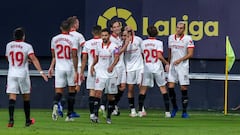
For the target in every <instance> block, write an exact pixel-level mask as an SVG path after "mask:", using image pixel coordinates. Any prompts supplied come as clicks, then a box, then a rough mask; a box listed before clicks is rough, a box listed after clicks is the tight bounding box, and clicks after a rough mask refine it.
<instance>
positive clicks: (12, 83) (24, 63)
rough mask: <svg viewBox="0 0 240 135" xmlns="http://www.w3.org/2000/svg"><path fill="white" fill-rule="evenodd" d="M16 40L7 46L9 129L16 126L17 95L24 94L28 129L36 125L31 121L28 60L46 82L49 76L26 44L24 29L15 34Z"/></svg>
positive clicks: (19, 29)
mask: <svg viewBox="0 0 240 135" xmlns="http://www.w3.org/2000/svg"><path fill="white" fill-rule="evenodd" d="M13 36H14V40H15V41H12V42H10V43H8V44H7V46H6V57H7V60H8V62H9V69H8V77H7V91H6V92H7V94H8V95H9V106H8V109H9V123H8V127H13V126H14V107H15V102H16V98H17V94H22V96H23V105H24V112H25V119H26V123H25V126H26V127H28V126H30V125H32V124H34V121H35V120H34V119H30V89H31V84H30V77H29V69H28V59H30V60H31V61H32V63H33V64H34V66H35V68H36V69H37V70H38V71H39V73H40V74H41V76H42V77H43V79H44V80H45V81H48V78H47V76H46V75H45V74H44V72H43V71H42V68H41V66H40V63H39V61H38V59H37V57H36V56H35V54H34V51H33V48H32V45H30V44H28V43H26V42H25V32H24V30H23V28H17V29H15V30H14V32H13Z"/></svg>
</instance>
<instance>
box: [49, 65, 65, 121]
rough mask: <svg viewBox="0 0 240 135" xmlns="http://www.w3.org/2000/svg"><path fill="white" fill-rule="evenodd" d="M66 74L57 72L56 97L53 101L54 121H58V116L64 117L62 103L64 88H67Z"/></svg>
mask: <svg viewBox="0 0 240 135" xmlns="http://www.w3.org/2000/svg"><path fill="white" fill-rule="evenodd" d="M66 82H67V79H66V72H65V71H61V70H55V95H54V99H53V108H52V110H53V111H52V119H53V120H57V119H58V115H59V116H61V117H63V112H62V110H61V104H60V101H61V99H62V95H63V91H64V87H66Z"/></svg>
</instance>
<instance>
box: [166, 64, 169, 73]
mask: <svg viewBox="0 0 240 135" xmlns="http://www.w3.org/2000/svg"><path fill="white" fill-rule="evenodd" d="M165 71H166V72H168V71H169V64H167V65H165Z"/></svg>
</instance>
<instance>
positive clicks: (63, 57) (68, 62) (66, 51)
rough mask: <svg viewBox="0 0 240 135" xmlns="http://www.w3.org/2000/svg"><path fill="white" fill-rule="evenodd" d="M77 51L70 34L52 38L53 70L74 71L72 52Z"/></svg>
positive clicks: (74, 41) (75, 43) (76, 45)
mask: <svg viewBox="0 0 240 135" xmlns="http://www.w3.org/2000/svg"><path fill="white" fill-rule="evenodd" d="M74 49H75V50H77V49H78V44H77V42H76V40H75V39H74V38H73V36H71V35H70V34H59V35H57V36H55V37H53V38H52V41H51V50H54V52H55V59H56V64H55V70H64V71H71V70H74V66H73V60H72V50H74Z"/></svg>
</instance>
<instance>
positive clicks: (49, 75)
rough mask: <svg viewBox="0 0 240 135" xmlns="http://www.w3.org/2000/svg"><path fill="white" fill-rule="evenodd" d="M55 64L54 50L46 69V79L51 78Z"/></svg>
mask: <svg viewBox="0 0 240 135" xmlns="http://www.w3.org/2000/svg"><path fill="white" fill-rule="evenodd" d="M55 63H56V59H55V52H54V50H52V61H51V65H50V67H49V69H48V78H52V75H53V69H54V66H55Z"/></svg>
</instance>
